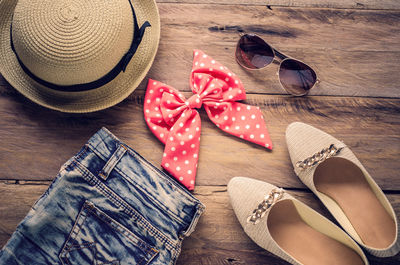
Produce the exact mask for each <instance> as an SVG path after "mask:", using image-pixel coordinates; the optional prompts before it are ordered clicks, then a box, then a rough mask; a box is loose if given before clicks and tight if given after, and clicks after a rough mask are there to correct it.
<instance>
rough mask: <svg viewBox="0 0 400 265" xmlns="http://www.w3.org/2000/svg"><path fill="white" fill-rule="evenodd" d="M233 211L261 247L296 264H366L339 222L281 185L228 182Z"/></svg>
mask: <svg viewBox="0 0 400 265" xmlns="http://www.w3.org/2000/svg"><path fill="white" fill-rule="evenodd" d="M228 193H229V197H230V200H231V204H232V207H233V209H234V211H235V214H236V216H237V218H238V220H239V222H240V224H241V225H242V227H243V229H244V231H245V232H246V234H247V235H248V236H249V237H250V238H251V239H252V240H253V241H254V242H255V243H257V245H259V246H260V247H262V248H264V249H266V250H267V251H269V252H271V253H273V254H275V255H276V256H278V257H280V258H282V259H284V260H286V261H287V262H289V263H291V264H295V265H337V264H340V265H365V264H368V260H367V258H366V257H365V255H364V253H363V252H362V250H361V248H360V247H359V246H358V245H357V244H356V243H355V242H354V241H353V240H352V239H351V238H350V237H349V236H348V235H347V234H346V233H345V232H343V230H341V229H340V228H339V227H338V226H336V225H335V224H333V223H332V222H331V221H329V220H328V219H327V218H325V217H323V216H322V215H320V214H319V213H317V212H316V211H314V210H313V209H311V208H310V207H308V206H307V205H305V204H304V203H302V202H300V201H298V200H297V199H295V198H294V197H292V196H291V195H289V194H288V193H286V191H284V190H283V189H278V188H277V187H275V186H273V185H271V184H268V183H266V182H262V181H259V180H254V179H250V178H243V177H235V178H233V179H231V180H230V181H229V183H228Z"/></svg>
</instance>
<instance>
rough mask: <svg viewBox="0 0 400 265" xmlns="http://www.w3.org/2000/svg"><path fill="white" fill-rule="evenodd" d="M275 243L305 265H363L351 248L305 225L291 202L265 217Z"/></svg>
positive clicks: (280, 205)
mask: <svg viewBox="0 0 400 265" xmlns="http://www.w3.org/2000/svg"><path fill="white" fill-rule="evenodd" d="M268 229H269V231H270V233H271V236H272V238H273V239H274V240H275V242H276V243H277V244H278V245H279V246H280V247H281V248H282V249H283V250H285V251H286V252H287V253H289V254H290V255H291V256H292V257H294V258H295V259H296V260H298V261H299V262H300V263H301V264H304V265H338V264H340V265H364V264H365V263H364V262H363V260H362V258H361V257H360V255H358V253H357V252H355V251H354V250H353V249H351V248H349V247H348V246H346V245H344V244H342V243H340V242H339V241H337V240H335V239H332V238H330V237H328V236H326V235H325V234H322V233H321V232H319V231H317V230H315V229H314V228H312V227H310V226H309V225H308V224H306V223H305V222H304V221H303V219H302V218H301V217H300V215H299V214H298V212H297V210H296V207H295V206H294V204H293V202H292V201H290V200H283V201H280V202H277V203H276V204H275V205H274V207H272V209H271V212H270V213H269V216H268Z"/></svg>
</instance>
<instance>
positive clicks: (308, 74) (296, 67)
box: [279, 59, 317, 96]
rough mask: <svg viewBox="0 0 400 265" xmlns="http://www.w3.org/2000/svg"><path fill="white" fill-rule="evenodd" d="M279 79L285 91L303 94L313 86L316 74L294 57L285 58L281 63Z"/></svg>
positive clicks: (297, 94)
mask: <svg viewBox="0 0 400 265" xmlns="http://www.w3.org/2000/svg"><path fill="white" fill-rule="evenodd" d="M279 79H280V81H281V84H282V86H283V87H284V88H285V89H286V91H287V92H289V93H290V94H293V95H295V96H303V95H305V94H307V93H308V91H309V90H310V89H311V88H312V87H313V86H314V84H315V82H316V81H317V75H316V74H315V72H314V70H313V69H311V68H310V67H309V66H308V65H306V64H304V63H302V62H299V61H297V60H294V59H286V60H284V61H283V62H282V63H281V67H280V69H279Z"/></svg>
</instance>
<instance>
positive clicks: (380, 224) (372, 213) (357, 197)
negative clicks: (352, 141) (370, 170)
mask: <svg viewBox="0 0 400 265" xmlns="http://www.w3.org/2000/svg"><path fill="white" fill-rule="evenodd" d="M314 183H315V187H316V189H317V190H318V191H319V192H321V193H323V194H325V195H327V196H329V197H330V198H331V199H333V200H334V201H335V202H336V203H337V204H338V205H339V207H340V208H341V209H342V210H343V212H344V213H345V215H346V216H347V218H348V219H349V220H350V223H351V224H352V226H353V227H354V229H355V230H356V232H357V234H358V235H359V236H360V238H361V240H362V241H363V242H364V243H365V244H366V245H367V246H370V247H373V248H378V249H382V248H386V247H388V246H389V245H390V244H391V243H392V242H393V241H394V239H395V236H396V225H395V222H394V220H393V218H392V217H391V216H390V215H389V214H388V212H387V211H386V210H385V208H384V207H383V206H382V204H381V203H380V201H379V200H378V198H377V197H376V195H375V193H374V192H373V191H372V189H371V187H370V185H369V184H368V182H367V180H366V179H365V176H364V174H363V172H362V171H361V169H360V168H359V167H358V166H356V165H355V164H354V163H352V162H351V161H349V160H347V159H343V158H340V157H333V158H329V159H327V160H326V161H324V162H323V163H321V164H320V165H319V166H318V167H317V169H316V170H315V173H314Z"/></svg>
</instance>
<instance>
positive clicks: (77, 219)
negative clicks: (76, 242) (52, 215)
mask: <svg viewBox="0 0 400 265" xmlns="http://www.w3.org/2000/svg"><path fill="white" fill-rule="evenodd" d="M83 208H84V205H83V206H82V208H81V209H80V211H79V214H78V216H77V217H76V220H75V223H74V226H73V227H72V229H71V232H70V233H69V235H68V238H67V240H66V241H65V244H64V247H63V248H62V249H61V252H60V254H59V255H58V256H59V258H60V260H61V262H62V260H63V259H64V258H65V254H64V252H68V250H67V249H65V248H66V247H67V245H68V242H69V241H70V239H75V237H76V235H77V234H78V233H76V235H75V236H74V237H72V233H73V232H74V231H75V229H76V226H77V225H78V221H79V219H80V218H81V215H82V214H84V213H83ZM86 217H87V215H84V219H83V222H82V223H81V224H83V223H84V222H85V220H86ZM80 230H81V227H79V229H78V232H79V231H80ZM67 261H68V260H67ZM67 263H68V264H70V263H69V262H67Z"/></svg>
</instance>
